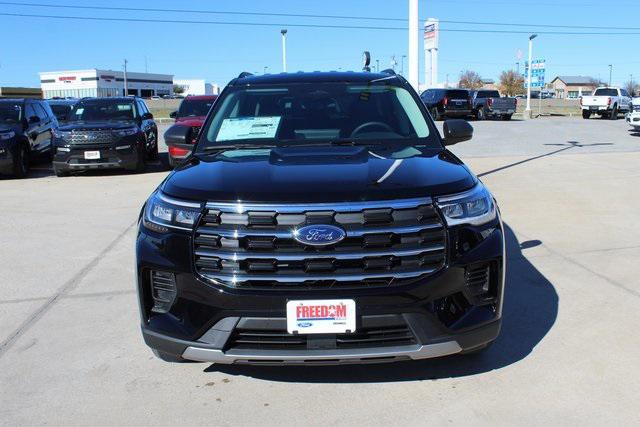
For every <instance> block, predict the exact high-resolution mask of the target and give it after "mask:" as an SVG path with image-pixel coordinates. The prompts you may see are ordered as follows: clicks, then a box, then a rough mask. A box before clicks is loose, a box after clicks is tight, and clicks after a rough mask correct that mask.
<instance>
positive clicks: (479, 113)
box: [476, 108, 487, 120]
mask: <svg viewBox="0 0 640 427" xmlns="http://www.w3.org/2000/svg"><path fill="white" fill-rule="evenodd" d="M486 118H487V115H486V113H485V112H484V108H479V109H478V111H476V120H486Z"/></svg>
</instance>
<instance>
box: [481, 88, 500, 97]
mask: <svg viewBox="0 0 640 427" xmlns="http://www.w3.org/2000/svg"><path fill="white" fill-rule="evenodd" d="M478 98H500V92H498V91H497V90H481V91H479V92H478Z"/></svg>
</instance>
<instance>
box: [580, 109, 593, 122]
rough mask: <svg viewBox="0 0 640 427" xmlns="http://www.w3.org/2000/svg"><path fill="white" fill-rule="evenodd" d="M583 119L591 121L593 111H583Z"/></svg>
mask: <svg viewBox="0 0 640 427" xmlns="http://www.w3.org/2000/svg"><path fill="white" fill-rule="evenodd" d="M582 118H583V119H585V120H589V119H590V118H591V111H588V110H582Z"/></svg>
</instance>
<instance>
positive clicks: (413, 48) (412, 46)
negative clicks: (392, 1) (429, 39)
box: [408, 0, 420, 90]
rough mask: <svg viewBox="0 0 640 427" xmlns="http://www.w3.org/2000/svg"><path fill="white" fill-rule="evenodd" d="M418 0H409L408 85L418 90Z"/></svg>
mask: <svg viewBox="0 0 640 427" xmlns="http://www.w3.org/2000/svg"><path fill="white" fill-rule="evenodd" d="M419 20H420V18H419V17H418V0H409V52H408V53H409V83H411V86H413V88H414V89H415V90H418V85H419V83H420V81H419V77H418V72H419V67H418V60H419V58H420V50H419V49H420V46H419V45H418V34H419V30H418V25H419Z"/></svg>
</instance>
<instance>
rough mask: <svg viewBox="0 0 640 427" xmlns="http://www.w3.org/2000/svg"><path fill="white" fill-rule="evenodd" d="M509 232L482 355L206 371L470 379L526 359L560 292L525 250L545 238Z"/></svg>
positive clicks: (313, 377) (290, 378)
mask: <svg viewBox="0 0 640 427" xmlns="http://www.w3.org/2000/svg"><path fill="white" fill-rule="evenodd" d="M505 232H506V241H507V287H506V289H505V305H504V312H503V324H502V331H501V333H500V336H499V337H498V339H497V340H496V342H495V343H494V345H493V346H492V347H490V348H489V349H487V350H486V351H484V352H482V353H479V354H476V355H456V356H449V357H443V358H439V359H427V360H422V361H409V362H397V363H389V364H377V365H343V366H282V367H280V366H276V367H274V366H247V365H211V366H209V367H208V368H206V369H205V372H220V373H224V374H227V375H242V376H247V377H253V378H258V379H263V380H269V381H282V382H303V383H305V382H306V383H371V382H399V381H420V380H436V379H440V378H451V377H465V376H469V375H476V374H481V373H484V372H489V371H493V370H496V369H500V368H503V367H505V366H509V365H511V364H513V363H516V362H518V361H520V360H522V359H524V358H525V357H527V356H528V355H529V354H530V353H531V352H532V351H533V349H534V348H535V347H536V345H538V343H539V342H540V341H542V339H543V338H544V337H545V335H547V333H548V332H549V330H550V329H551V328H552V327H553V325H554V323H555V321H556V318H557V314H558V294H557V293H556V291H555V289H554V287H553V284H552V283H551V282H550V281H549V280H548V279H547V278H546V277H544V275H543V274H542V273H540V272H539V271H538V270H537V269H536V267H535V266H534V265H533V264H531V262H529V260H528V259H527V258H526V256H525V255H524V254H523V253H522V251H523V249H525V250H526V249H528V248H532V247H535V246H538V245H540V244H541V243H542V242H540V241H539V240H530V241H526V242H522V243H520V242H518V240H517V238H516V236H515V234H514V233H513V231H512V230H511V228H510V227H509V226H508V225H506V224H505Z"/></svg>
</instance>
